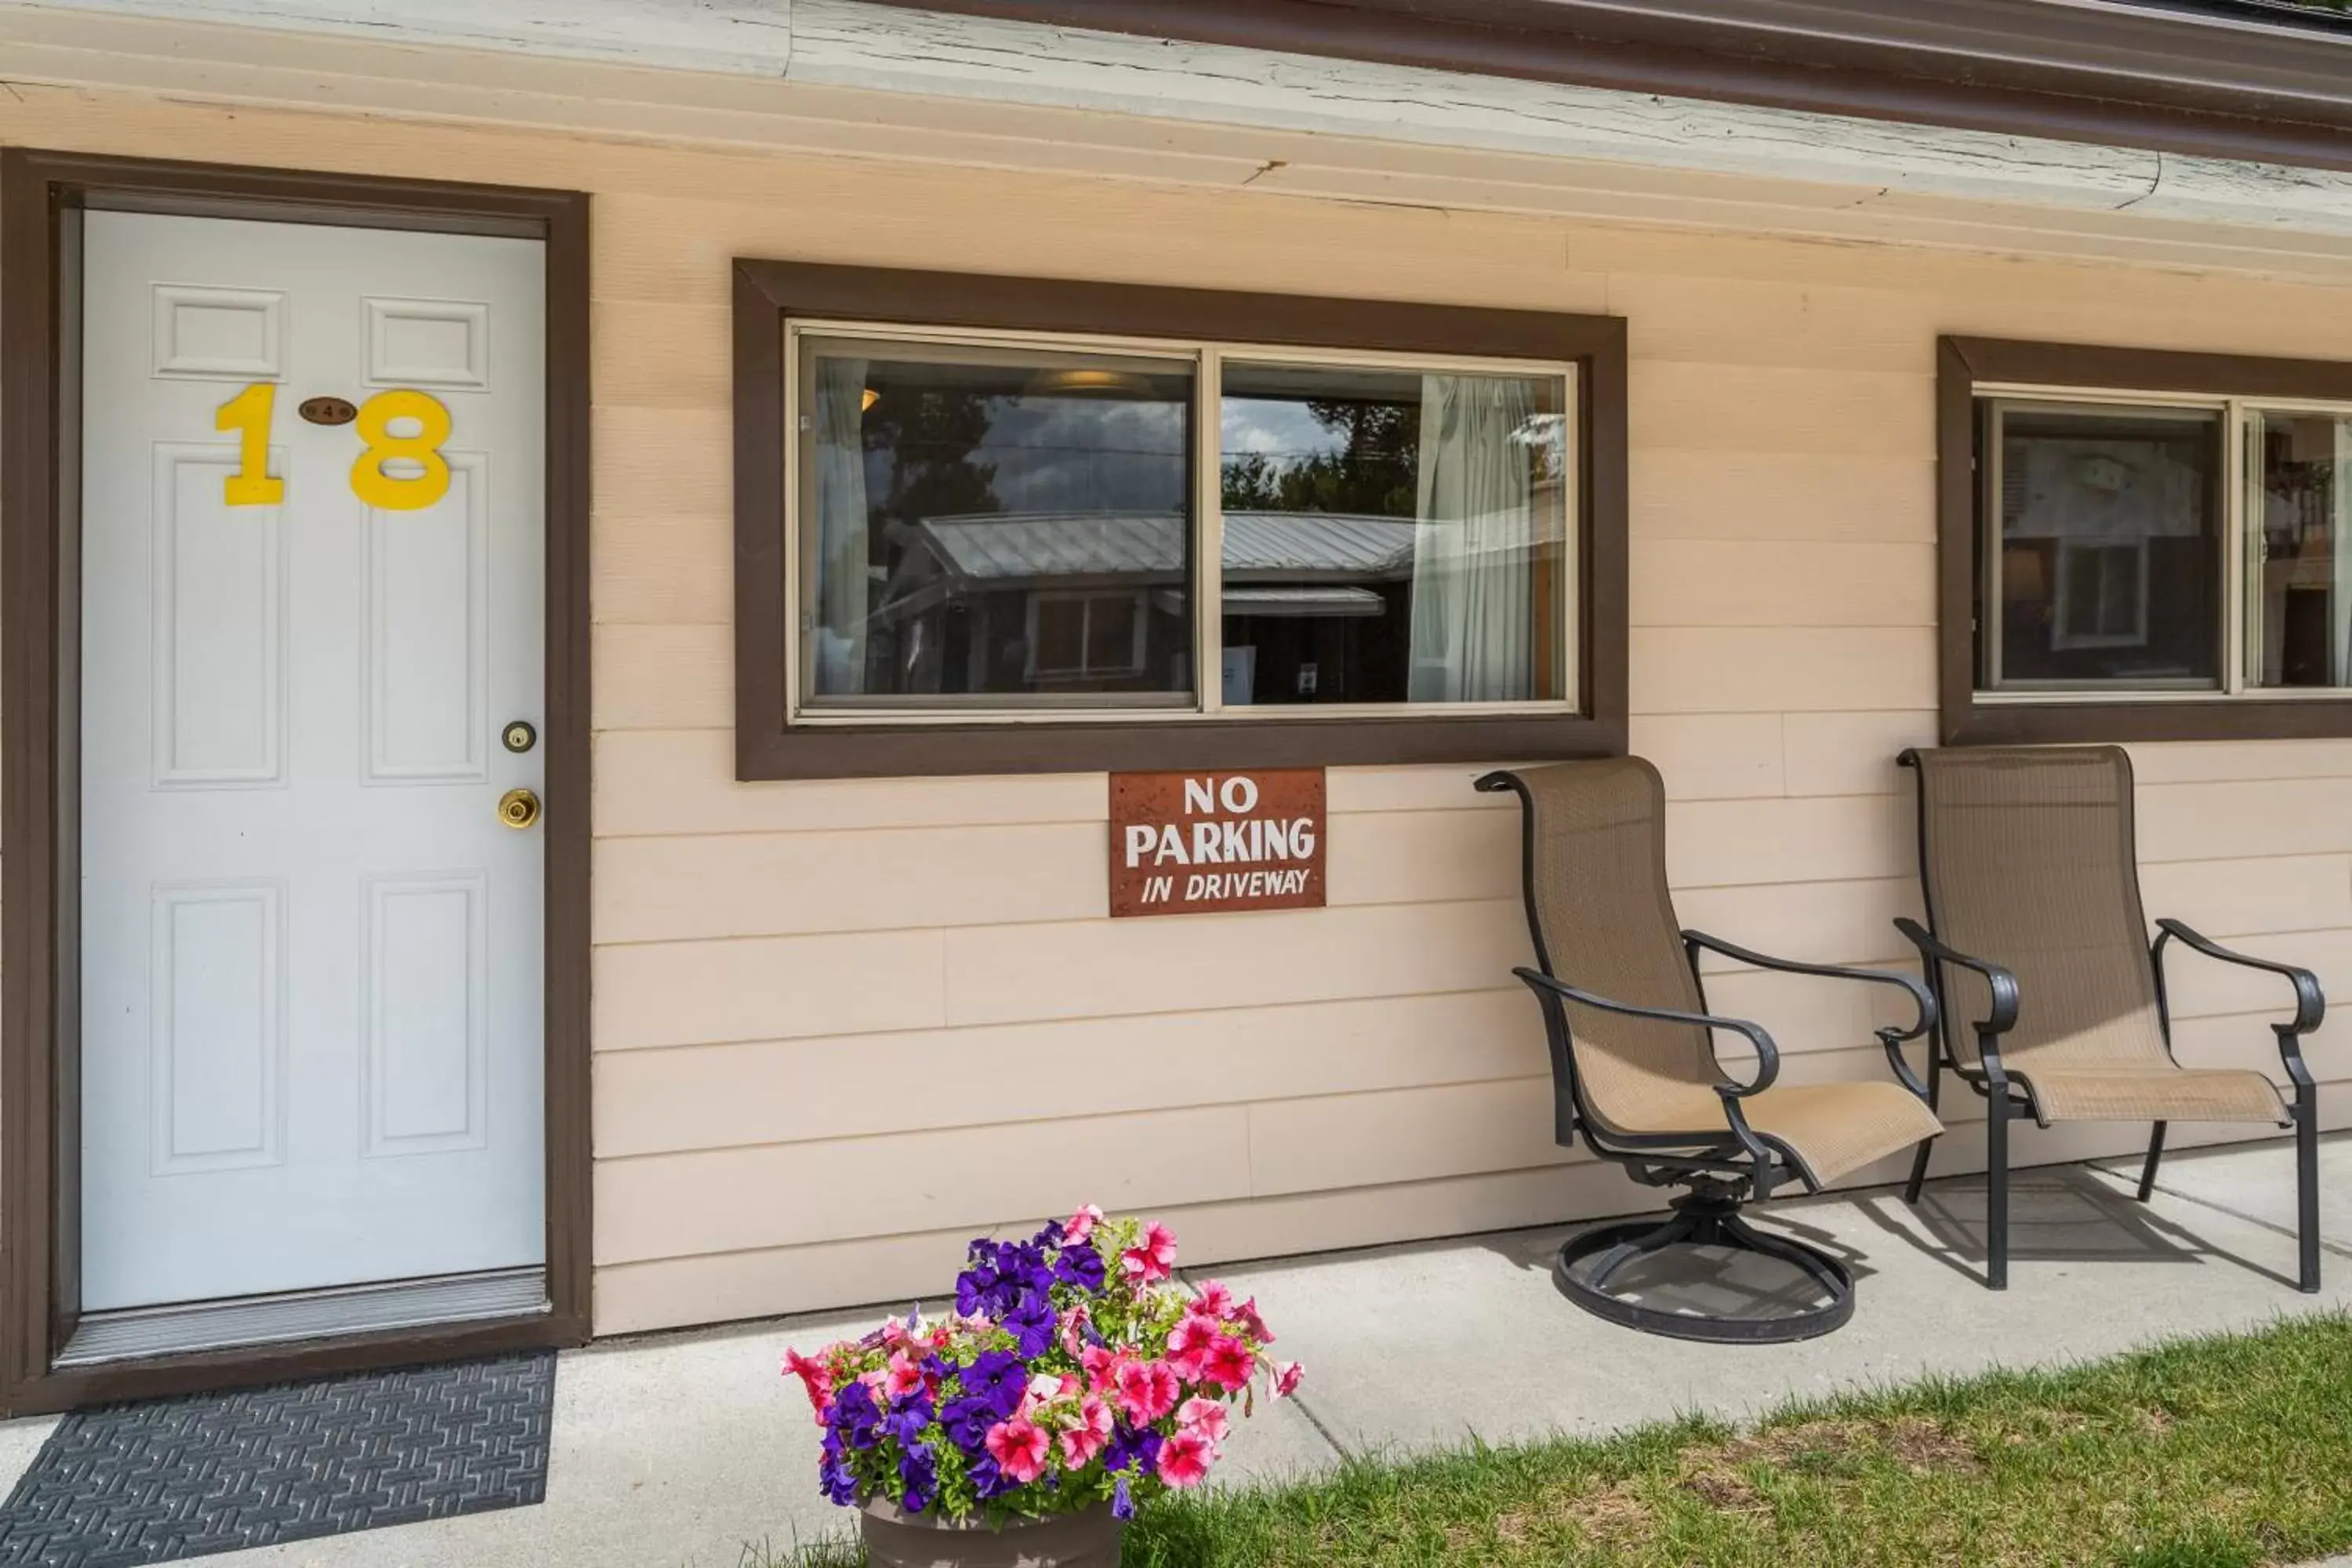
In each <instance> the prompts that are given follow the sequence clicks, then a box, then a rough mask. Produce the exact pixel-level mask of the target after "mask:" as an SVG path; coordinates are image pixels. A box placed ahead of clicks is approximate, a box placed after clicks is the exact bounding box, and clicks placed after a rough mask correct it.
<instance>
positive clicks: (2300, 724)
mask: <svg viewBox="0 0 2352 1568" xmlns="http://www.w3.org/2000/svg"><path fill="white" fill-rule="evenodd" d="M2338 737H2352V691H2347V692H2346V693H2344V694H2342V695H2340V696H2338V695H2332V694H2331V695H2328V696H2324V697H2308V696H2301V695H2296V696H2285V695H2280V696H2263V697H2252V696H2242V697H2156V698H2138V699H2124V700H2117V699H2113V698H2108V699H2090V700H2082V699H2072V700H2067V699H2062V700H2050V699H2047V698H2042V697H2036V698H2034V699H2032V700H2025V701H2020V700H2016V699H2014V698H2011V699H2006V700H2004V699H2002V698H2000V697H1996V696H1990V694H1979V696H1978V698H1977V699H1976V700H1974V701H1972V702H1970V703H1969V705H1968V706H1967V707H1965V708H1964V709H1962V710H1960V711H1959V713H1958V715H1957V716H1954V715H1951V714H1947V716H1946V720H1945V724H1944V744H1946V745H1948V746H2033V745H2056V744H2067V743H2072V742H2083V743H2093V742H2095V743H2101V744H2105V743H2111V742H2123V741H2309V740H2327V739H2334V738H2338Z"/></svg>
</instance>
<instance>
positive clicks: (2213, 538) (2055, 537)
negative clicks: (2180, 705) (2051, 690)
mask: <svg viewBox="0 0 2352 1568" xmlns="http://www.w3.org/2000/svg"><path fill="white" fill-rule="evenodd" d="M1982 419H1983V422H1984V437H1983V448H1984V449H1986V455H1987V456H1989V457H1990V461H1985V460H1983V458H1980V460H1979V471H1980V472H1981V473H1983V474H1985V476H1986V480H1987V485H1988V490H1989V499H1997V500H1998V505H1999V508H2000V535H1999V538H1998V540H1997V542H1995V543H1994V544H1993V546H1992V548H1991V549H1990V551H1989V552H1988V554H1987V559H1986V561H1985V563H1984V571H1985V573H1986V574H1987V575H1988V576H1989V577H1990V583H1988V584H1986V595H1987V597H1988V598H1989V599H1990V605H1988V608H1990V610H1991V611H1992V613H1993V615H1994V616H1995V620H1996V624H1997V626H1998V627H1999V636H1998V638H1997V640H1996V641H1995V642H1994V644H1993V653H1994V658H1995V659H1996V660H1997V662H1995V663H1994V665H1993V667H1992V668H1990V669H1989V670H1988V671H1987V672H1986V673H1987V675H1988V676H1990V678H1991V680H1992V683H1993V684H1995V685H2000V686H2031V685H2045V686H2088V685H2129V686H2144V687H2210V686H2214V685H2217V684H2219V681H2220V672H2221V637H2220V630H2221V584H2222V560H2221V537H2222V516H2221V511H2222V509H2221V431H2222V416H2221V412H2220V411H2219V410H2210V411H2209V410H2204V409H2175V408H2133V407H2123V406H2103V405H2040V404H2023V403H2002V402H1991V403H1988V404H1986V405H1984V406H1983V410H1982Z"/></svg>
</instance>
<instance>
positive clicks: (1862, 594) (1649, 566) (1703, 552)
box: [1628, 538, 1936, 626]
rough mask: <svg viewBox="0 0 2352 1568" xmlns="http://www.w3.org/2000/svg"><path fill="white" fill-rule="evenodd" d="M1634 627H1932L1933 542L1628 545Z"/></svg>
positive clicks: (1659, 541) (1682, 541)
mask: <svg viewBox="0 0 2352 1568" xmlns="http://www.w3.org/2000/svg"><path fill="white" fill-rule="evenodd" d="M1632 553H1633V595H1632V603H1631V605H1630V607H1629V611H1628V614H1629V617H1630V619H1631V620H1632V622H1633V625H1634V626H1934V625H1935V624H1936V552H1935V547H1934V546H1933V545H1930V544H1924V543H1922V544H1907V543H1906V544H1877V543H1868V544H1864V543H1837V544H1812V543H1792V542H1786V541H1768V540H1748V539H1740V540H1727V539H1642V538H1636V539H1635V540H1634V541H1633V552H1632Z"/></svg>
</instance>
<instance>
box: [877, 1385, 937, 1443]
mask: <svg viewBox="0 0 2352 1568" xmlns="http://www.w3.org/2000/svg"><path fill="white" fill-rule="evenodd" d="M931 1415H932V1411H931V1402H930V1400H929V1397H927V1396H926V1395H923V1394H908V1396H907V1397H906V1398H905V1399H902V1400H900V1401H899V1402H898V1407H897V1408H896V1409H894V1410H893V1411H891V1413H890V1415H888V1417H887V1418H886V1419H885V1420H884V1421H883V1423H882V1427H883V1430H884V1431H886V1432H887V1433H889V1435H890V1436H893V1437H895V1438H897V1439H898V1446H899V1447H902V1448H912V1447H914V1446H915V1445H916V1444H917V1443H918V1442H920V1441H921V1440H922V1436H923V1428H924V1427H926V1426H929V1425H930V1424H931Z"/></svg>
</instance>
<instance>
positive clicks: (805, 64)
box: [0, 0, 2352, 275]
mask: <svg viewBox="0 0 2352 1568" xmlns="http://www.w3.org/2000/svg"><path fill="white" fill-rule="evenodd" d="M110 25H111V30H110ZM265 33H266V34H267V35H268V36H269V39H270V43H271V45H272V47H268V48H262V47H255V46H257V45H258V44H260V42H261V41H262V37H263V35H264V34H265ZM239 40H244V43H243V44H242V45H240V43H239ZM306 40H307V41H308V42H309V44H310V46H311V47H309V48H307V49H306V48H304V47H300V46H301V44H302V43H303V42H304V41H306ZM456 51H464V54H465V56H469V57H472V58H474V59H483V58H485V57H493V58H495V57H503V58H506V59H507V60H508V61H509V65H508V66H507V67H505V68H499V70H498V71H496V72H495V73H487V72H485V71H483V70H482V69H480V68H478V67H476V68H467V62H466V61H465V60H464V59H463V58H461V57H460V56H458V55H457V53H456ZM436 56H437V57H439V58H437V59H436ZM0 74H5V75H6V76H8V77H10V78H12V79H17V80H55V81H59V82H64V83H68V84H70V85H76V86H109V85H113V86H123V87H130V88H133V89H141V90H147V91H151V92H152V91H173V92H174V93H175V94H176V95H181V96H205V97H210V98H214V99H216V100H223V101H253V102H279V103H286V104H289V105H299V106H301V107H309V108H336V109H342V110H353V111H363V112H368V113H374V114H386V113H390V114H402V113H406V114H412V115H416V116H419V117H429V118H435V119H457V120H470V121H491V122H504V123H519V124H530V125H533V126H539V127H550V126H564V127H566V128H570V129H577V130H580V131H583V132H589V133H592V134H600V135H620V136H627V137H631V138H635V139H645V140H654V141H675V142H700V143H706V144H707V143H718V144H737V145H743V144H748V145H755V146H763V147H786V146H796V147H806V148H809V149H812V150H818V151H825V152H833V153H839V152H860V153H867V154H870V155H888V156H897V157H919V158H926V159H929V160H933V161H938V162H944V163H974V164H983V165H989V166H1008V167H1023V168H1039V169H1050V170H1059V171H1066V172H1076V173H1085V174H1106V173H1110V174H1121V173H1124V174H1135V175H1137V176H1139V177H1146V178H1162V179H1174V180H1178V181H1180V182H1185V183H1197V184H1227V185H1230V184H1248V185H1251V186H1252V187H1253V188H1255V189H1259V190H1262V191H1265V192H1270V193H1289V194H1294V195H1325V196H1333V195H1336V196H1342V197H1346V198H1348V199H1351V200H1365V201H1391V202H1405V203H1412V204H1413V205H1439V206H1463V207H1479V208H1489V209H1497V210H1513V211H1530V212H1541V213H1549V214H1567V215H1575V216H1592V217H1602V218H1610V219H1617V220H1629V221H1639V222H1663V223H1675V224H1696V225H1708V226H1729V227H1736V228H1743V229H1751V230H1758V231H1766V232H1781V233H1799V234H1811V235H1821V236H1827V237H1841V238H1885V239H1900V240H1906V241H1909V242H1914V243H1928V244H1938V245H1957V246H1963V247H1970V248H1992V249H2001V250H2012V251H2027V252H2054V253H2063V254H2077V255H2094V256H2096V255H2128V256H2132V257H2134V258H2140V259H2155V260H2158V261H2165V262H2172V263H2177V264H2179V265H2184V266H2200V267H2235V268H2252V269H2258V270H2282V269H2283V270H2287V271H2294V272H2321V273H2326V274H2328V275H2339V274H2342V273H2344V272H2346V271H2347V270H2352V174H2342V173H2337V172H2334V171H2327V170H2316V169H2305V168H2288V167H2281V166H2276V165H2270V164H2261V163H2242V162H2233V161H2226V160H2219V159H2198V158H2187V157H2182V156H2179V155H2178V154H2169V153H2155V152H2151V151H2147V150H2142V149H2133V148H2117V147H2106V146H2099V145H2094V144H2089V143H2079V142H2061V141H2053V140H2050V139H2046V138H2034V137H2022V136H2006V135H2000V134H1994V133H1990V132H1976V131H1964V130H1950V129H1943V128H1938V127H1932V126H1921V125H1909V124H1901V123H1895V122H1891V121H1876V120H1864V119H1857V118H1850V117H1843V116H1830V115H1815V114H1805V113H1800V112H1795V111H1791V110H1773V109H1763V108H1754V107H1748V106H1744V105H1737V104H1726V103H1718V102H1712V101H1705V100H1692V99H1675V98H1664V97H1658V96H1653V95H1647V94H1640V93H1628V92H1621V91H1613V90H1608V89H1591V88H1578V87H1570V86H1561V85H1557V84H1551V83H1544V82H1533V81H1520V80H1515V79H1501V78H1490V77H1478V76H1469V75H1463V74H1456V73H1452V72H1443V71H1432V70H1423V69H1417V68H1406V67H1396V66H1385V65H1377V64H1371V63H1367V62H1360V61H1351V60H1341V59H1331V58H1314V57H1306V56H1296V55H1283V54H1276V53H1272V52H1268V51H1262V50H1254V49H1243V48H1234V47H1226V46H1221V45H1204V44H1190V43H1179V42H1171V41H1167V40H1161V39H1153V38H1144V37H1132V36H1129V35H1124V34H1114V33H1100V32H1092V31H1087V30H1083V29H1076V28H1067V27H1052V26H1038V25H1034V24H1029V23H1017V22H1002V21H995V20H991V19H987V18H980V17H971V16H950V15H944V14H940V13H932V12H923V11H914V10H908V9H905V8H901V7H898V6H885V5H869V4H862V3H859V0H496V3H495V4H492V3H487V0H70V3H64V0H47V3H42V0H0ZM489 74H495V75H496V76H497V77H498V86H497V89H496V90H492V89H490V88H488V86H469V85H468V84H469V82H474V81H477V80H478V79H481V78H483V77H484V76H486V75H489Z"/></svg>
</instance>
